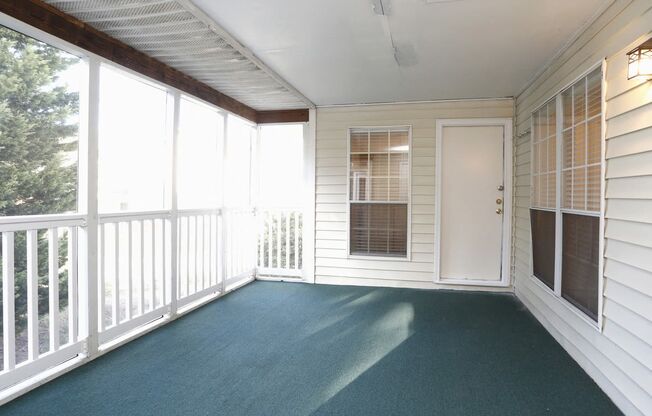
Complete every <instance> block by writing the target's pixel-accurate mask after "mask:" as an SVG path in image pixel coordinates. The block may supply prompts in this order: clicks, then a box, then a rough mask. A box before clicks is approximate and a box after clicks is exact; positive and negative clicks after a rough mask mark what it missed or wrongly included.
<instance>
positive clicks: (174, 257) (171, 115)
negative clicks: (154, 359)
mask: <svg viewBox="0 0 652 416" xmlns="http://www.w3.org/2000/svg"><path fill="white" fill-rule="evenodd" d="M167 102H168V116H167V120H169V121H170V122H169V124H168V126H167V133H168V137H170V140H171V142H172V155H171V156H172V172H171V173H172V177H171V178H170V185H171V186H170V187H171V190H170V191H171V192H170V193H171V195H172V201H170V204H171V205H170V208H171V216H170V318H173V319H174V317H175V316H176V314H177V299H178V297H179V294H178V293H177V290H178V288H179V283H178V282H179V208H178V189H177V187H178V182H177V169H178V161H179V157H178V153H179V115H180V110H181V94H179V91H171V92H169V93H168V100H167Z"/></svg>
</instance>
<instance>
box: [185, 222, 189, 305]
mask: <svg viewBox="0 0 652 416" xmlns="http://www.w3.org/2000/svg"><path fill="white" fill-rule="evenodd" d="M188 295H190V216H187V217H186V296H188Z"/></svg>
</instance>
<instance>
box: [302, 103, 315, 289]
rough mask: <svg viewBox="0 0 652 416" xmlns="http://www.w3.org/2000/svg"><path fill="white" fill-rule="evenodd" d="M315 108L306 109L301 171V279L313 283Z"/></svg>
mask: <svg viewBox="0 0 652 416" xmlns="http://www.w3.org/2000/svg"><path fill="white" fill-rule="evenodd" d="M316 138H317V110H315V109H310V110H308V123H306V124H304V128H303V172H304V189H305V192H306V195H304V199H305V205H304V210H303V238H302V243H303V253H302V257H301V258H302V266H303V279H304V280H305V281H306V282H309V283H315V146H316Z"/></svg>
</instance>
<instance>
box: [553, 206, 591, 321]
mask: <svg viewBox="0 0 652 416" xmlns="http://www.w3.org/2000/svg"><path fill="white" fill-rule="evenodd" d="M599 241H600V219H599V218H598V217H593V216H588V215H576V214H567V213H565V214H564V240H563V247H564V249H563V255H562V280H561V294H562V296H563V297H564V299H566V300H568V301H569V302H571V303H572V304H573V305H575V306H577V307H578V308H579V309H580V310H581V311H582V312H584V313H586V314H587V315H588V316H590V317H591V318H592V319H594V320H597V319H598V273H599V271H598V259H599V252H598V250H599V244H598V243H599Z"/></svg>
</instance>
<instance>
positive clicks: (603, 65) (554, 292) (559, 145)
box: [529, 59, 607, 332]
mask: <svg viewBox="0 0 652 416" xmlns="http://www.w3.org/2000/svg"><path fill="white" fill-rule="evenodd" d="M598 68H600V69H601V77H602V83H601V91H600V92H601V95H602V97H601V102H600V104H601V129H600V130H601V132H600V141H601V150H600V151H601V155H600V166H601V167H600V210H599V212H594V211H581V210H573V209H566V208H562V207H561V205H562V204H561V199H562V194H561V190H562V189H561V188H562V184H561V181H562V178H561V171H562V169H563V168H562V162H563V125H562V124H561V122H562V121H563V119H562V117H563V103H562V100H561V94H562V93H563V92H564V91H565V90H566V89H568V88H569V87H571V86H572V85H574V84H575V83H576V82H577V81H579V80H581V79H583V78H585V77H587V76H588V75H589V74H590V73H591V72H593V71H595V70H596V69H598ZM606 72H607V61H606V59H601V60H600V61H599V62H597V63H595V64H593V65H591V67H589V69H587V70H586V71H584V72H582V73H581V74H580V75H579V76H577V77H576V78H574V79H573V80H572V81H570V82H568V83H567V84H565V85H564V86H563V87H562V88H560V89H559V90H558V91H557V92H555V93H554V94H553V95H551V96H549V97H547V98H546V99H545V100H543V104H541V105H540V106H538V107H535V109H534V110H533V111H532V112H531V113H530V166H534V165H533V163H534V148H533V135H534V117H533V116H534V114H535V113H536V112H537V111H539V109H541V108H542V107H543V105H547V103H548V102H549V101H550V100H553V99H554V100H556V113H557V115H556V116H557V119H556V126H555V128H556V131H557V139H556V140H557V142H556V151H557V164H556V169H557V175H556V182H557V183H556V196H555V198H556V208H555V209H550V208H538V207H534V206H532V191H531V192H530V204H529V209H530V210H532V209H535V210H540V211H549V212H554V213H555V280H554V289H551V288H549V287H548V286H547V285H546V284H545V283H543V282H542V281H541V280H540V279H539V278H538V277H536V276H535V275H534V262H533V261H530V279H531V280H532V281H534V283H535V284H536V285H537V286H538V287H540V288H541V289H542V290H543V291H544V292H546V293H548V294H549V295H550V296H553V297H554V298H555V299H557V302H559V304H561V305H563V307H564V308H566V309H568V310H569V311H571V313H573V314H574V315H575V316H577V317H579V318H580V319H581V320H583V321H584V322H586V323H587V324H588V325H589V326H590V327H591V328H594V329H595V330H597V331H599V332H602V331H603V329H604V316H603V311H604V280H605V279H604V254H605V209H606V194H605V193H606V166H607V163H606V130H607V129H606V109H607V108H606V90H607V84H606ZM530 189H531V190H533V189H534V181H533V176H532V172H531V171H530ZM563 214H578V215H585V216H594V217H599V219H600V225H599V236H598V238H599V241H598V251H599V253H600V256H599V257H598V272H599V274H598V310H597V315H598V320H597V322H596V321H594V320H593V319H591V318H590V317H589V316H588V315H586V314H585V313H584V312H582V311H581V310H580V309H579V308H577V307H576V306H575V305H573V304H572V303H571V302H569V301H568V300H566V299H565V298H564V297H563V296H562V295H561V271H562V270H561V267H562V264H561V256H562V243H563V235H562V232H563V224H562V221H563ZM530 253H532V247H531V246H530Z"/></svg>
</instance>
